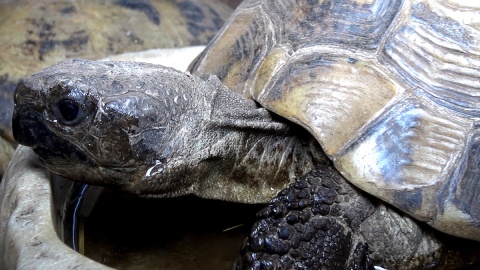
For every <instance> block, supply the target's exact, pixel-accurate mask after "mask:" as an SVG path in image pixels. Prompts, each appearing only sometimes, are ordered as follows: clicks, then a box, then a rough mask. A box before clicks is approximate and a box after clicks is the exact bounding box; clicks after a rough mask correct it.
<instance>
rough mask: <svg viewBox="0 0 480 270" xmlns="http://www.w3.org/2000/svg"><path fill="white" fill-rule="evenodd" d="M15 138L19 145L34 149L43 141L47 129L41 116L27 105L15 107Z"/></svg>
mask: <svg viewBox="0 0 480 270" xmlns="http://www.w3.org/2000/svg"><path fill="white" fill-rule="evenodd" d="M12 129H13V138H14V139H15V141H17V142H18V143H19V144H22V145H25V146H29V147H33V146H34V145H36V144H37V143H38V142H39V141H41V140H42V138H41V137H42V134H43V135H45V134H44V133H45V132H42V131H45V130H47V127H46V126H45V123H44V122H43V119H42V116H41V114H40V113H39V112H38V111H36V110H34V109H32V108H31V107H30V106H27V105H19V106H15V109H14V112H13V117H12Z"/></svg>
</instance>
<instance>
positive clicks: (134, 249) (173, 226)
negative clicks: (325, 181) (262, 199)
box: [80, 190, 262, 269]
mask: <svg viewBox="0 0 480 270" xmlns="http://www.w3.org/2000/svg"><path fill="white" fill-rule="evenodd" d="M261 207H262V205H245V204H236V203H227V202H220V201H213V200H202V199H198V198H196V197H193V196H187V197H181V198H172V199H141V198H138V197H136V196H133V195H129V194H124V193H119V192H113V191H110V190H106V191H104V192H103V193H102V195H101V196H100V198H99V199H98V202H97V203H96V206H95V208H94V209H93V211H92V213H91V215H90V216H89V217H87V218H84V219H83V222H80V224H81V226H83V227H84V230H83V237H84V246H83V247H82V244H80V246H81V248H82V249H84V252H85V255H86V256H87V257H89V258H91V259H94V260H95V261H98V262H101V263H103V264H105V265H108V266H111V267H114V268H118V269H231V267H232V264H233V262H234V260H235V259H236V257H237V256H238V254H239V250H240V248H241V246H242V244H243V241H244V239H245V238H246V237H247V235H248V233H249V231H250V228H251V227H252V224H253V222H254V218H255V214H256V212H257V211H258V210H260V209H261ZM80 231H81V232H80V238H82V230H80Z"/></svg>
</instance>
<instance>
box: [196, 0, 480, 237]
mask: <svg viewBox="0 0 480 270" xmlns="http://www.w3.org/2000/svg"><path fill="white" fill-rule="evenodd" d="M191 68H192V73H195V74H202V73H213V74H217V75H218V76H219V77H220V78H221V80H222V81H223V82H224V83H225V84H226V85H227V86H228V87H230V88H231V89H234V90H235V91H237V92H240V93H242V94H243V95H245V96H247V97H253V98H254V99H256V100H257V101H258V102H260V103H261V104H262V105H263V106H265V107H266V108H268V109H270V110H272V111H273V112H275V113H277V114H279V115H282V116H284V117H285V118H287V119H289V120H291V121H293V122H296V123H298V124H300V125H302V126H304V127H305V128H306V129H308V130H309V131H310V132H311V133H312V134H313V135H314V136H315V137H316V138H317V139H318V141H319V142H320V144H321V145H322V147H323V149H324V150H325V152H326V153H327V154H328V155H329V157H330V158H331V159H332V160H333V161H334V164H335V166H336V167H337V168H338V169H339V171H340V172H341V173H342V174H343V175H344V176H345V177H346V178H347V179H348V180H349V181H351V182H352V183H353V184H355V185H356V186H358V187H360V188H362V189H363V190H365V191H367V192H368V193H370V194H372V195H374V196H376V197H378V198H380V199H382V200H384V201H386V202H388V203H390V204H393V205H394V206H396V207H398V208H400V209H402V210H403V211H405V212H406V213H408V214H410V215H412V216H414V217H416V218H417V219H419V220H421V221H424V222H427V223H429V224H430V225H432V226H433V227H435V228H437V229H439V230H442V231H444V232H446V233H450V234H453V235H457V236H460V237H465V238H471V239H475V240H477V241H480V183H479V179H480V169H479V165H480V128H479V124H480V122H479V120H480V118H479V117H480V2H475V1H466V0H465V1H462V0H446V1H445V0H444V1H440V0H425V1H421V0H417V1H399V0H384V1H380V0H377V1H375V0H358V1H354V0H342V1H327V0H325V1H307V0H281V1H280V0H264V1H261V0H247V1H244V2H243V3H242V5H241V6H240V7H239V8H238V9H237V11H236V12H235V13H234V16H233V17H232V18H231V19H230V20H229V21H228V22H227V25H226V26H225V27H224V28H223V29H222V30H221V31H220V33H219V34H218V36H217V37H216V38H215V39H214V41H213V43H212V44H211V45H210V46H209V47H208V48H207V50H206V51H205V52H204V53H203V55H202V56H201V57H200V58H199V59H198V61H197V62H196V64H194V65H193V66H192V67H191Z"/></svg>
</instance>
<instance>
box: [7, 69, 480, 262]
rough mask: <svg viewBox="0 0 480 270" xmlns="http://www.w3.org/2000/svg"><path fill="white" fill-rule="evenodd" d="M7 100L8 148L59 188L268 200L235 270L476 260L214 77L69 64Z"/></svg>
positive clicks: (474, 253) (459, 242)
mask: <svg viewBox="0 0 480 270" xmlns="http://www.w3.org/2000/svg"><path fill="white" fill-rule="evenodd" d="M80 70H81V72H79V71H80ZM14 98H15V110H14V116H13V132H14V137H15V139H16V140H17V141H18V142H19V143H20V144H23V145H26V146H30V147H31V148H32V149H33V150H34V151H35V152H36V153H37V155H38V156H39V157H40V158H41V159H42V160H43V162H44V164H45V166H46V167H47V168H48V169H49V170H51V171H53V172H54V173H57V174H59V175H62V176H64V177H67V178H70V179H73V180H78V181H82V182H86V183H92V184H96V185H107V186H114V187H118V188H120V189H123V190H126V191H129V192H133V193H136V194H138V195H140V196H146V197H172V196H181V195H186V194H195V195H197V196H199V197H203V198H209V199H220V200H228V201H236V202H244V203H265V202H268V201H269V200H270V199H271V198H274V199H272V200H271V201H270V202H269V204H268V205H267V207H266V208H265V209H264V210H262V211H261V212H260V213H259V214H258V217H259V220H258V222H257V223H256V224H255V225H254V227H253V229H252V232H251V234H250V236H249V237H248V239H247V240H246V241H245V245H244V247H243V249H242V252H241V257H239V259H238V260H237V261H236V263H235V267H236V269H292V268H296V269H347V268H348V269H371V268H372V265H380V266H383V267H386V268H389V269H450V268H454V267H459V266H463V265H468V264H470V263H472V262H474V261H477V260H479V258H480V244H479V243H477V242H474V241H470V240H464V239H460V238H455V237H451V236H447V235H445V234H443V233H440V232H437V231H435V230H434V229H432V228H431V227H429V226H424V225H423V224H421V223H419V222H417V221H415V220H413V219H412V218H410V217H409V216H406V215H404V214H402V213H401V212H399V211H397V210H396V209H394V208H393V207H391V206H388V205H386V204H384V203H382V202H381V201H379V200H378V199H375V198H373V197H372V196H370V195H368V194H366V193H364V192H362V191H360V190H359V189H357V188H355V187H354V186H352V185H351V184H350V183H348V182H347V181H346V180H345V179H344V178H343V177H342V176H341V175H340V173H338V171H336V170H335V169H334V168H333V166H332V165H331V163H330V161H329V160H328V159H327V157H326V156H325V154H324V153H323V151H322V149H321V148H320V146H319V144H318V143H317V142H316V140H315V139H314V138H313V137H312V136H311V135H310V134H308V133H307V131H305V130H304V129H302V128H300V127H298V126H296V125H295V124H292V123H289V122H287V121H286V120H284V119H282V118H280V117H278V116H276V115H273V114H271V113H270V112H268V111H267V110H265V109H264V108H261V107H260V106H259V105H258V104H257V103H256V102H254V101H253V100H250V99H245V98H244V97H242V96H240V95H239V94H237V93H234V92H232V91H230V90H229V89H228V88H226V87H225V86H223V85H222V84H221V83H220V81H219V80H218V79H217V78H216V77H215V76H203V77H195V76H193V75H190V74H184V73H181V72H178V71H176V70H174V69H170V68H165V67H161V66H155V65H149V64H142V63H130V62H92V61H85V60H69V61H65V62H61V63H59V64H56V65H54V66H52V67H49V68H47V69H45V70H43V71H41V72H39V73H36V74H33V75H31V76H29V77H27V78H25V79H23V80H22V81H21V82H20V84H19V85H18V87H17V89H16V92H15V97H14Z"/></svg>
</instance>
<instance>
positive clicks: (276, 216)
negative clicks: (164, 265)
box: [235, 167, 480, 269]
mask: <svg viewBox="0 0 480 270" xmlns="http://www.w3.org/2000/svg"><path fill="white" fill-rule="evenodd" d="M257 215H258V217H259V220H258V221H257V222H256V223H255V225H254V227H253V229H252V231H251V233H250V236H249V237H248V239H246V241H245V244H244V247H243V248H242V252H241V257H240V258H239V259H238V260H237V262H236V265H235V268H236V269H373V265H376V266H382V267H385V268H387V269H451V268H454V267H460V266H463V265H468V264H469V263H472V262H474V261H479V260H480V256H479V255H480V243H477V242H474V241H470V240H464V239H459V238H455V237H450V236H447V235H445V234H443V233H440V232H438V231H436V230H434V229H432V228H431V227H429V226H427V225H424V224H420V223H419V222H417V221H415V220H413V219H412V218H410V217H409V216H406V215H404V214H402V213H400V212H399V211H397V210H396V209H393V208H392V207H390V206H386V205H385V204H383V203H382V202H380V201H379V200H377V199H375V198H373V197H371V196H369V195H367V194H366V193H364V192H363V191H361V190H359V189H357V188H355V187H354V186H352V185H351V184H350V183H348V182H347V181H346V180H345V179H344V178H343V177H342V176H341V175H340V173H338V171H336V170H335V169H334V168H331V167H325V168H320V169H318V170H315V171H312V172H310V173H308V174H307V175H306V176H304V177H301V178H299V179H297V181H296V182H295V183H293V184H291V185H290V186H289V187H288V188H286V189H284V190H283V191H281V192H280V193H279V194H278V196H277V197H275V198H274V199H273V200H271V201H270V202H269V204H268V206H267V207H265V208H264V209H263V210H262V211H260V212H259V213H258V214H257Z"/></svg>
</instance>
